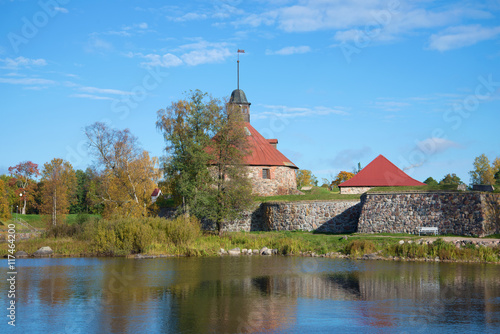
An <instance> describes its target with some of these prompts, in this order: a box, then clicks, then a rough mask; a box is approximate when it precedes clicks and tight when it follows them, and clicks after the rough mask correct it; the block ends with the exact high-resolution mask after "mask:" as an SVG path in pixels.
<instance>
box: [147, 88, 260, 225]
mask: <svg viewBox="0 0 500 334" xmlns="http://www.w3.org/2000/svg"><path fill="white" fill-rule="evenodd" d="M156 125H157V127H158V129H160V130H161V131H162V132H163V135H164V138H165V141H166V144H167V147H166V152H167V154H168V156H167V157H166V159H165V165H164V166H165V178H166V180H167V182H168V183H169V186H168V188H169V189H170V190H171V192H172V195H173V197H174V200H175V202H176V204H178V205H179V207H180V209H181V213H184V214H186V215H189V214H193V215H196V216H197V217H198V218H200V219H202V218H209V219H211V220H212V221H214V222H215V223H216V224H217V228H218V231H219V234H221V233H222V231H223V227H224V222H225V221H227V220H230V219H234V218H236V217H237V216H239V215H240V214H241V211H242V210H244V209H245V208H246V207H248V205H250V204H251V203H252V200H251V185H250V180H249V179H248V177H247V176H246V169H245V168H244V167H243V166H242V165H243V158H244V157H245V156H246V155H247V154H248V151H247V149H248V147H247V139H246V130H245V128H244V123H243V118H242V115H241V112H240V110H239V108H238V107H237V106H235V105H231V104H227V103H226V104H222V103H221V101H220V100H217V99H214V98H212V97H209V96H208V94H206V93H202V92H200V91H199V90H196V91H191V92H190V93H189V94H188V95H187V98H186V99H183V100H179V101H176V102H173V103H172V104H171V106H170V107H168V108H166V109H161V110H159V111H158V120H157V122H156Z"/></svg>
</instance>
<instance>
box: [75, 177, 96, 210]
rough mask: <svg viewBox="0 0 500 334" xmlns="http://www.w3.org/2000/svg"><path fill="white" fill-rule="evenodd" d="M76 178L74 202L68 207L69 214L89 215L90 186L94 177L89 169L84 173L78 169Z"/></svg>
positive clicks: (90, 208)
mask: <svg viewBox="0 0 500 334" xmlns="http://www.w3.org/2000/svg"><path fill="white" fill-rule="evenodd" d="M75 176H76V190H75V195H76V200H75V202H74V203H73V204H72V205H71V207H70V210H69V211H70V213H73V214H74V213H90V212H92V211H93V210H92V200H91V194H90V190H91V186H92V182H95V181H96V175H95V173H94V172H93V171H92V169H91V168H90V167H89V168H87V169H86V170H85V171H83V170H81V169H78V170H77V171H76V172H75Z"/></svg>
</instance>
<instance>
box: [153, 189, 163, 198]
mask: <svg viewBox="0 0 500 334" xmlns="http://www.w3.org/2000/svg"><path fill="white" fill-rule="evenodd" d="M160 193H161V190H160V189H158V188H155V190H153V193H152V194H151V197H157V196H158V195H160Z"/></svg>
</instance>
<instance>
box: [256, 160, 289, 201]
mask: <svg viewBox="0 0 500 334" xmlns="http://www.w3.org/2000/svg"><path fill="white" fill-rule="evenodd" d="M264 168H265V169H269V171H270V173H271V178H270V179H263V178H262V169H264ZM247 169H248V177H249V178H250V179H251V180H252V190H253V193H254V194H257V195H259V196H274V195H288V194H292V193H293V192H294V191H295V190H297V183H296V181H295V169H293V168H291V167H286V166H248V167H247Z"/></svg>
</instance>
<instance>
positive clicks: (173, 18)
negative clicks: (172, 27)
mask: <svg viewBox="0 0 500 334" xmlns="http://www.w3.org/2000/svg"><path fill="white" fill-rule="evenodd" d="M207 17H208V15H207V14H199V13H186V14H184V15H182V16H167V19H168V20H170V21H174V22H186V21H198V20H205V19H207Z"/></svg>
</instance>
